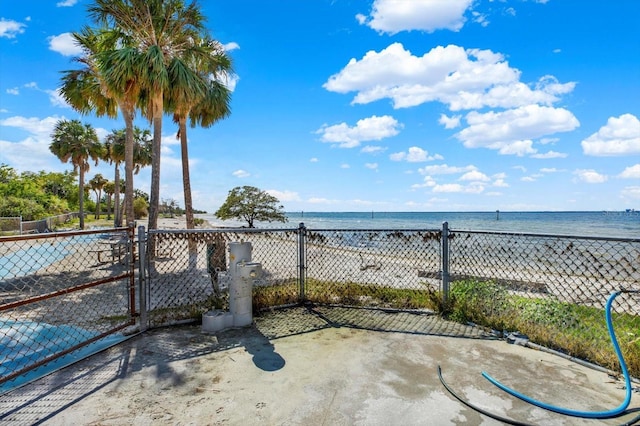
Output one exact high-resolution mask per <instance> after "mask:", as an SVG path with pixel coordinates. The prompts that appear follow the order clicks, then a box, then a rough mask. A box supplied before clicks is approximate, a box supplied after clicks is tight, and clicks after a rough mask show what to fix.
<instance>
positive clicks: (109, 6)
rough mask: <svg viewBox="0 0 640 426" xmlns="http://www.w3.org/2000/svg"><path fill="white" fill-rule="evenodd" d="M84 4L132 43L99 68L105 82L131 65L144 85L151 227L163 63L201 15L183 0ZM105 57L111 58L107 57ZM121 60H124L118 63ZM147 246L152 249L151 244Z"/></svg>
mask: <svg viewBox="0 0 640 426" xmlns="http://www.w3.org/2000/svg"><path fill="white" fill-rule="evenodd" d="M88 10H89V14H90V16H91V17H92V18H93V19H95V20H96V21H97V22H99V23H102V24H105V25H111V26H113V27H114V28H116V29H118V30H120V31H121V33H122V34H123V38H125V37H126V40H127V42H126V44H125V45H126V46H132V47H129V48H125V49H122V48H120V49H118V50H114V51H113V52H112V53H111V54H108V55H105V58H107V60H105V64H104V65H105V66H104V67H103V71H104V72H105V73H106V74H107V80H108V81H109V82H110V85H111V84H114V83H117V82H118V81H119V80H121V79H122V78H123V77H124V76H128V74H127V72H128V71H130V70H133V69H134V68H135V69H136V71H137V72H138V74H137V77H139V78H140V83H141V87H142V88H143V89H144V93H145V98H144V100H145V101H146V105H145V106H144V107H143V112H144V113H145V115H146V116H147V117H148V118H149V119H150V120H151V121H152V123H153V151H152V163H151V194H150V198H151V199H150V206H149V229H156V228H157V226H158V207H159V205H160V148H161V140H162V117H163V115H164V112H165V111H164V91H165V90H167V89H168V87H169V77H168V71H167V69H168V67H169V65H170V64H172V63H174V60H175V59H179V58H181V57H182V56H183V55H184V54H185V52H187V51H189V50H193V49H194V47H196V46H195V45H194V40H198V39H199V38H200V37H199V35H200V34H201V33H202V32H203V31H204V20H205V19H204V15H202V13H201V11H200V8H199V7H198V5H197V4H196V2H195V1H193V2H191V3H190V4H188V5H186V4H185V2H184V1H183V0H94V4H93V5H92V6H90V7H89V9H88ZM111 57H115V58H116V60H114V61H111V60H109V58H111ZM125 59H126V61H125ZM123 62H126V64H127V66H121V64H122V63H123ZM107 65H108V66H107ZM125 71H126V72H125ZM121 89H123V87H122V86H120V90H121ZM128 179H129V178H127V180H128ZM152 245H153V244H151V246H152ZM149 249H150V254H153V251H154V247H150V248H149Z"/></svg>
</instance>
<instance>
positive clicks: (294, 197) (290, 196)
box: [265, 189, 301, 202]
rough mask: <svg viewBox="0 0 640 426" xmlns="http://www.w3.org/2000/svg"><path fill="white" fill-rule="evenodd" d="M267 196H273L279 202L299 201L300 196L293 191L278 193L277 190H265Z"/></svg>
mask: <svg viewBox="0 0 640 426" xmlns="http://www.w3.org/2000/svg"><path fill="white" fill-rule="evenodd" d="M265 192H266V193H267V194H269V195H273V196H274V197H276V198H277V199H278V201H280V202H286V201H300V200H301V198H300V195H299V194H298V193H297V192H295V191H286V190H285V191H278V190H277V189H267V190H266V191H265Z"/></svg>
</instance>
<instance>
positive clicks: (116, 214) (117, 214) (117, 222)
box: [113, 162, 122, 228]
mask: <svg viewBox="0 0 640 426" xmlns="http://www.w3.org/2000/svg"><path fill="white" fill-rule="evenodd" d="M113 179H114V181H115V188H114V193H113V196H114V205H113V226H114V227H115V228H119V227H121V226H122V209H121V208H120V164H118V163H117V162H116V170H115V173H114V178H113Z"/></svg>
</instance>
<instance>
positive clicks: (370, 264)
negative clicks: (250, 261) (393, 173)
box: [305, 230, 441, 308]
mask: <svg viewBox="0 0 640 426" xmlns="http://www.w3.org/2000/svg"><path fill="white" fill-rule="evenodd" d="M440 235H441V233H440V231H437V230H403V231H398V230H349V231H344V230H319V231H307V236H306V247H305V248H306V280H305V284H306V290H305V291H306V293H305V296H306V298H307V299H308V300H310V301H312V302H317V303H334V304H346V305H356V306H362V305H365V306H376V307H390V308H420V307H425V306H424V302H425V300H426V298H427V295H428V293H429V290H430V289H431V290H433V289H438V288H439V285H440V269H441V257H440V252H441V249H440Z"/></svg>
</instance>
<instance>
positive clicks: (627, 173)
mask: <svg viewBox="0 0 640 426" xmlns="http://www.w3.org/2000/svg"><path fill="white" fill-rule="evenodd" d="M618 177H621V178H623V179H640V164H636V165H633V166H630V167H627V168H625V169H624V170H623V171H622V173H620V175H618Z"/></svg>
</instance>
